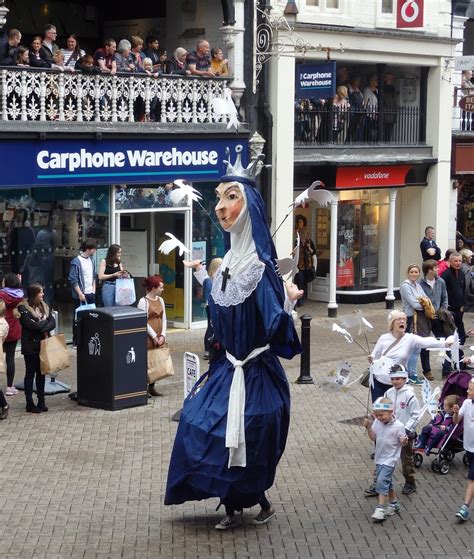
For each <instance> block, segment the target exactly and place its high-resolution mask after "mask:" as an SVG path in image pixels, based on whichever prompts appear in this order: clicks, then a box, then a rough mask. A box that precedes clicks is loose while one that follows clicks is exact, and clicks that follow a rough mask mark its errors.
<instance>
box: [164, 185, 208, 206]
mask: <svg viewBox="0 0 474 559" xmlns="http://www.w3.org/2000/svg"><path fill="white" fill-rule="evenodd" d="M173 184H174V185H176V186H177V187H178V188H175V189H173V190H172V191H171V192H170V194H169V197H170V200H171V203H172V204H173V206H179V205H180V204H182V202H183V200H184V199H185V198H186V197H187V198H188V200H187V202H189V200H193V202H197V201H198V200H200V199H201V195H200V194H199V190H196V189H195V188H194V187H192V186H191V185H190V184H187V183H185V182H184V181H183V180H182V179H176V180H175V181H174V182H173Z"/></svg>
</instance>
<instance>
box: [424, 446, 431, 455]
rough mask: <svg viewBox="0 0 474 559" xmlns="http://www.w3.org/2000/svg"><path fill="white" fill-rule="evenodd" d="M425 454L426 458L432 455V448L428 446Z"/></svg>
mask: <svg viewBox="0 0 474 559" xmlns="http://www.w3.org/2000/svg"><path fill="white" fill-rule="evenodd" d="M424 452H425V456H429V455H430V452H431V447H430V446H427V447H426V448H425V450H424Z"/></svg>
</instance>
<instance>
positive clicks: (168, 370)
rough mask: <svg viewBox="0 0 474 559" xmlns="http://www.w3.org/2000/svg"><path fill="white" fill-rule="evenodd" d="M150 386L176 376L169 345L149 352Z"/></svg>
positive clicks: (148, 372)
mask: <svg viewBox="0 0 474 559" xmlns="http://www.w3.org/2000/svg"><path fill="white" fill-rule="evenodd" d="M147 358H148V371H147V376H148V384H151V383H152V382H155V381H157V380H162V379H164V378H167V377H172V376H173V375H174V368H173V361H172V359H171V354H170V349H169V347H168V344H163V345H162V346H160V347H156V348H153V349H149V350H148V355H147Z"/></svg>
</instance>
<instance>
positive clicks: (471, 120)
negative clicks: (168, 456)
mask: <svg viewBox="0 0 474 559" xmlns="http://www.w3.org/2000/svg"><path fill="white" fill-rule="evenodd" d="M468 107H469V108H470V109H471V110H470V111H466V110H465V108H468ZM452 127H453V132H456V133H461V134H462V133H464V132H466V133H470V132H474V88H468V87H455V88H454V95H453V121H452Z"/></svg>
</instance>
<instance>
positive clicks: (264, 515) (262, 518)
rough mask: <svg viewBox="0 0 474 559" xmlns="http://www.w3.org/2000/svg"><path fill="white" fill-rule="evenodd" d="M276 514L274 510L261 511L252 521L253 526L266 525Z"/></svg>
mask: <svg viewBox="0 0 474 559" xmlns="http://www.w3.org/2000/svg"><path fill="white" fill-rule="evenodd" d="M275 514H276V512H275V509H273V508H269V509H267V510H264V509H262V510H261V511H260V512H259V513H258V514H257V516H256V517H255V518H254V519H253V520H252V522H253V523H254V524H257V525H259V524H266V523H267V522H268V521H269V520H271V519H272V518H273V517H274V516H275Z"/></svg>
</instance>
